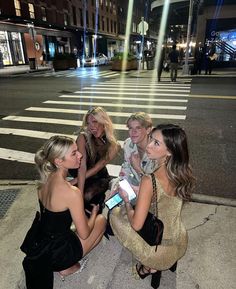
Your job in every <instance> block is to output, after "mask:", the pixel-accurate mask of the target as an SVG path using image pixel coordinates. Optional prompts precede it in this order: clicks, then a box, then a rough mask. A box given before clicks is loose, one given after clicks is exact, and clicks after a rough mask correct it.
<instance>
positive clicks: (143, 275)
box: [136, 264, 151, 279]
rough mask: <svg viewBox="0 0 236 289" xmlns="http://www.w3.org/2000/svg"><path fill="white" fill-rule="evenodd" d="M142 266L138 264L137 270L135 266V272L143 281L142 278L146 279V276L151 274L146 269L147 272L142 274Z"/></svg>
mask: <svg viewBox="0 0 236 289" xmlns="http://www.w3.org/2000/svg"><path fill="white" fill-rule="evenodd" d="M144 268H145V267H144V266H143V265H142V264H140V267H139V268H138V264H136V271H137V273H138V275H139V277H140V278H141V279H144V278H146V277H147V276H148V275H150V274H151V272H150V270H148V269H146V268H145V269H146V270H147V271H148V272H146V273H145V272H144Z"/></svg>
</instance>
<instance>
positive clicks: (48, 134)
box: [0, 127, 128, 148]
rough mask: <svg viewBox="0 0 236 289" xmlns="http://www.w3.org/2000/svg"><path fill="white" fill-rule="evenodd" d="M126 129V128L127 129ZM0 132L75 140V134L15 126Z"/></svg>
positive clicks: (120, 141)
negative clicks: (62, 137) (63, 137)
mask: <svg viewBox="0 0 236 289" xmlns="http://www.w3.org/2000/svg"><path fill="white" fill-rule="evenodd" d="M127 130H128V129H127ZM0 134H6V135H17V136H26V137H31V138H40V139H49V138H50V137H52V136H54V135H62V136H68V137H71V138H73V139H74V140H76V138H77V135H74V134H65V133H58V132H55V133H52V132H45V131H38V130H28V129H17V128H8V127H7V128H0ZM118 142H119V143H120V145H121V147H122V148H123V145H124V141H122V140H118Z"/></svg>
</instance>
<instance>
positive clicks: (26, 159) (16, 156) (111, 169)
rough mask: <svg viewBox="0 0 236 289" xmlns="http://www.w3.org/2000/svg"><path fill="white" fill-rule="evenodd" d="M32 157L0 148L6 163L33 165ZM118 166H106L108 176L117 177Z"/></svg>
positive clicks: (25, 153)
mask: <svg viewBox="0 0 236 289" xmlns="http://www.w3.org/2000/svg"><path fill="white" fill-rule="evenodd" d="M34 156H35V154H33V153H28V152H23V151H18V150H11V149H5V148H0V159H3V160H8V161H17V162H21V163H27V164H34V163H35V162H34ZM120 168H121V166H120V165H111V164H109V165H107V170H108V173H109V175H110V176H113V177H118V176H119V172H120Z"/></svg>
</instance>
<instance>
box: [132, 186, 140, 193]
mask: <svg viewBox="0 0 236 289" xmlns="http://www.w3.org/2000/svg"><path fill="white" fill-rule="evenodd" d="M131 188H132V189H133V190H134V192H135V194H136V196H138V192H139V186H134V185H131Z"/></svg>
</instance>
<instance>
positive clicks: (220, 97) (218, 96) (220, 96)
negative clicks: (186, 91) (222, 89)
mask: <svg viewBox="0 0 236 289" xmlns="http://www.w3.org/2000/svg"><path fill="white" fill-rule="evenodd" d="M189 97H191V98H210V99H214V98H215V99H236V96H228V95H201V94H199V95H197V94H190V95H189Z"/></svg>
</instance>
